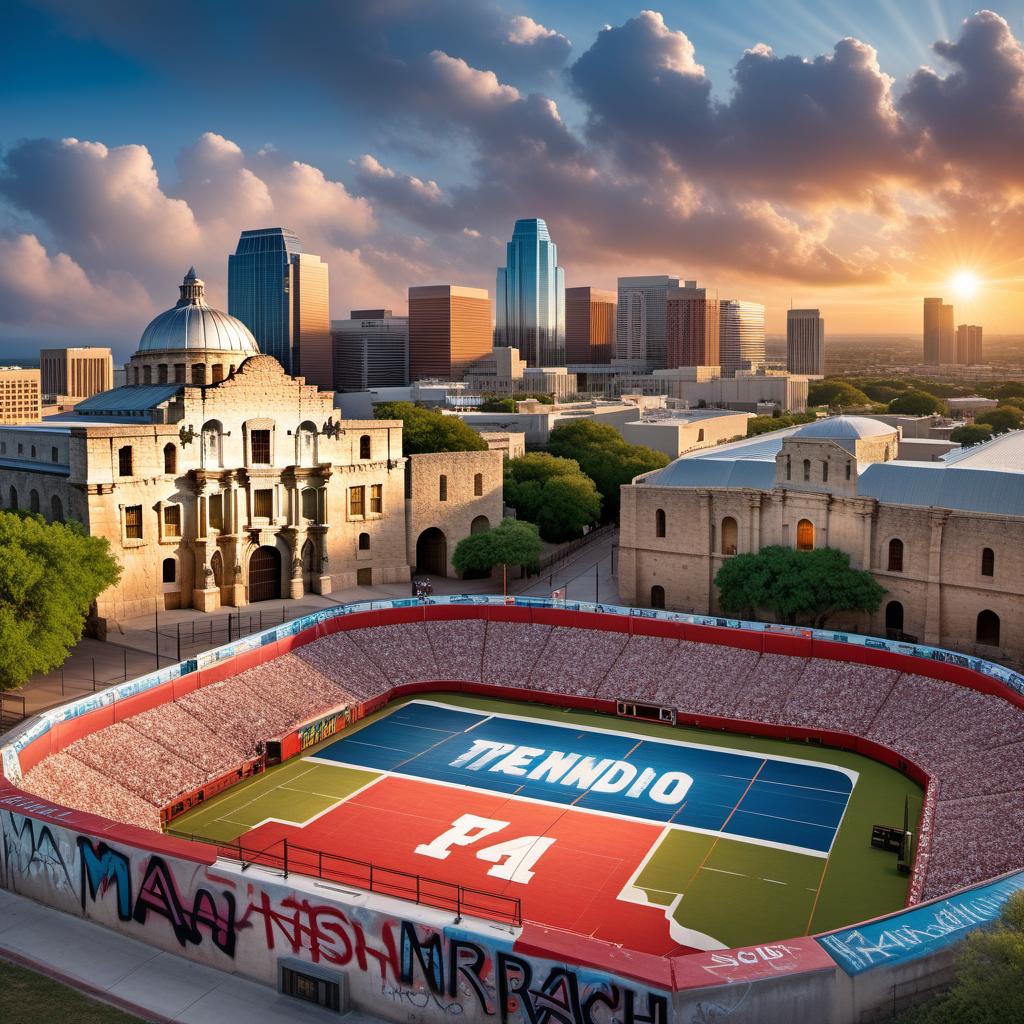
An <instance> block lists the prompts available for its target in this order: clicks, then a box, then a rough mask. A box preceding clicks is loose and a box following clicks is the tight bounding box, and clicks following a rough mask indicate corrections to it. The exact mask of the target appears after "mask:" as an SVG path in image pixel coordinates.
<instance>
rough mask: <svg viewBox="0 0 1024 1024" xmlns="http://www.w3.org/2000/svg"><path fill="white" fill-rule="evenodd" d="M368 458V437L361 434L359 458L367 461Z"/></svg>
mask: <svg viewBox="0 0 1024 1024" xmlns="http://www.w3.org/2000/svg"><path fill="white" fill-rule="evenodd" d="M369 457H370V435H369V434H363V436H362V437H361V438H359V458H361V459H368V458H369Z"/></svg>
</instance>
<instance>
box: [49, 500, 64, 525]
mask: <svg viewBox="0 0 1024 1024" xmlns="http://www.w3.org/2000/svg"><path fill="white" fill-rule="evenodd" d="M50 519H52V520H53V522H55V523H63V522H64V504H63V503H62V502H61V500H60V498H58V497H57V495H56V494H55V495H54V496H53V497H52V498H51V499H50Z"/></svg>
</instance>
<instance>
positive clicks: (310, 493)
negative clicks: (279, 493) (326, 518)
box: [302, 487, 316, 523]
mask: <svg viewBox="0 0 1024 1024" xmlns="http://www.w3.org/2000/svg"><path fill="white" fill-rule="evenodd" d="M302 518H303V519H308V520H309V521H310V522H311V523H312V522H315V521H316V488H315V487H304V488H303V490H302Z"/></svg>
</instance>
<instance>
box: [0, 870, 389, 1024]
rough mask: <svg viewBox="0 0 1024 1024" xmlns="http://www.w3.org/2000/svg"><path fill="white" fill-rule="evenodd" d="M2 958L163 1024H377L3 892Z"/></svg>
mask: <svg viewBox="0 0 1024 1024" xmlns="http://www.w3.org/2000/svg"><path fill="white" fill-rule="evenodd" d="M0 958H5V959H8V960H11V961H13V962H14V963H19V964H22V965H23V966H25V967H30V968H32V969H33V970H36V971H39V972H40V973H42V974H45V975H47V976H48V977H51V978H55V979H56V980H57V981H61V982H64V983H65V984H67V985H71V986H72V987H73V988H77V989H79V990H80V991H83V992H85V993H86V995H90V996H92V997H94V998H97V999H100V1000H102V1001H104V1002H108V1003H110V1004H112V1005H114V1006H117V1007H118V1008H119V1009H121V1010H124V1011H125V1012H126V1013H130V1014H133V1015H134V1016H136V1017H141V1018H142V1019H143V1020H151V1021H158V1022H161V1024H163V1022H166V1021H181V1022H183V1024H277V1022H283V1024H326V1022H328V1021H339V1020H340V1021H344V1022H345V1024H380V1022H379V1021H378V1019H377V1018H376V1017H372V1016H370V1015H369V1014H363V1013H357V1012H352V1013H348V1014H346V1015H344V1016H342V1017H339V1016H338V1014H336V1013H330V1012H328V1011H326V1010H322V1009H320V1008H318V1007H315V1006H310V1005H308V1004H304V1003H301V1002H299V1001H298V1000H295V999H290V998H288V997H286V996H283V995H280V994H279V993H277V992H275V991H274V990H273V989H271V988H270V987H269V986H265V985H259V984H257V983H256V982H253V981H247V980H246V979H244V978H241V977H239V976H238V975H236V974H227V973H225V972H223V971H218V970H215V969H214V968H212V967H204V966H202V965H201V964H196V963H193V962H192V961H191V960H186V959H185V958H184V957H180V956H175V955H174V954H172V953H162V952H161V951H160V950H158V949H154V948H153V947H152V946H147V945H145V944H144V943H141V942H137V941H135V940H134V939H130V938H128V937H127V936H124V935H120V934H118V933H117V932H113V931H109V930H107V929H106V928H103V927H101V926H100V925H97V924H93V923H92V922H91V921H86V920H83V919H82V918H78V917H72V916H70V915H69V914H62V913H61V912H60V911H59V910H52V909H51V908H50V907H44V906H42V905H41V904H39V903H34V902H32V901H31V900H28V899H25V898H24V897H22V896H15V895H14V894H12V893H9V892H5V891H4V890H2V889H0ZM31 1019H33V1018H32V1017H31V1016H30V1015H29V1016H26V1017H25V1020H31Z"/></svg>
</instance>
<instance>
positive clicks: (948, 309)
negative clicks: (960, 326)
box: [924, 298, 956, 366]
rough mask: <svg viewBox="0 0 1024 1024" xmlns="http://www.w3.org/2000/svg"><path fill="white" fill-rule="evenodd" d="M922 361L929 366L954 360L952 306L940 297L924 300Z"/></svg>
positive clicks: (954, 345) (954, 343)
mask: <svg viewBox="0 0 1024 1024" xmlns="http://www.w3.org/2000/svg"><path fill="white" fill-rule="evenodd" d="M924 362H925V363H926V364H927V365H929V366H938V365H940V364H949V363H955V362H956V331H955V330H954V329H953V307H952V306H947V305H946V304H945V303H944V302H943V301H942V299H936V298H933V299H925V300H924Z"/></svg>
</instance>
